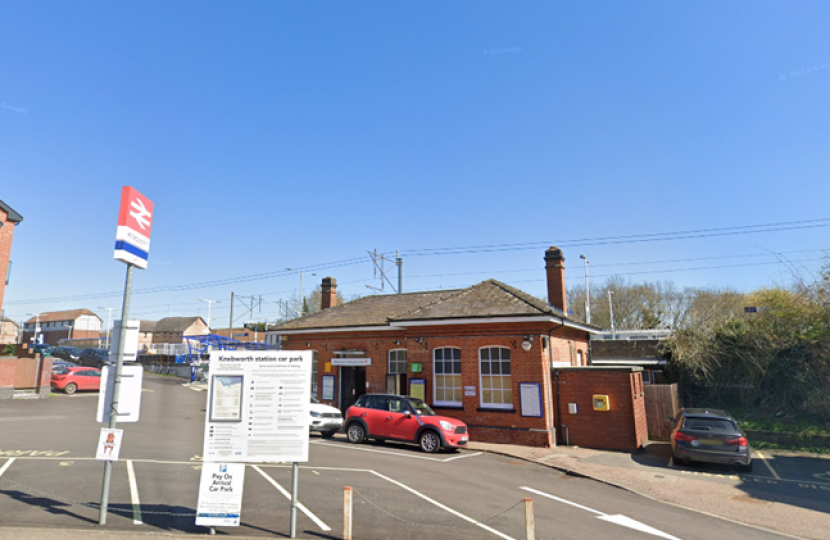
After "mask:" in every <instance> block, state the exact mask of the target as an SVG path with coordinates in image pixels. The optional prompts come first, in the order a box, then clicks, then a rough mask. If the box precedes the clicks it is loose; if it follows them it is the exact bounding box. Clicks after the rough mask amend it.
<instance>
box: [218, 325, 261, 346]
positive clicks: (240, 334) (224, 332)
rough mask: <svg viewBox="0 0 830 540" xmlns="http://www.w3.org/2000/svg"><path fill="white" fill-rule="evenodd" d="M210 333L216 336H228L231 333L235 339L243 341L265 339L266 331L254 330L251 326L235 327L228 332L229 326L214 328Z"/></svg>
mask: <svg viewBox="0 0 830 540" xmlns="http://www.w3.org/2000/svg"><path fill="white" fill-rule="evenodd" d="M210 333H211V334H213V335H214V336H222V337H228V334H229V333H230V334H232V335H231V337H232V338H233V339H235V340H236V341H241V342H243V343H249V342H264V341H265V332H258V331H257V330H252V329H250V328H234V329H233V332H228V329H227V328H214V329H212V330H211V331H210Z"/></svg>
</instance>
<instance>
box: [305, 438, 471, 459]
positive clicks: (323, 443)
mask: <svg viewBox="0 0 830 540" xmlns="http://www.w3.org/2000/svg"><path fill="white" fill-rule="evenodd" d="M311 444H316V445H317V446H332V447H334V448H342V449H344V450H359V451H361V452H374V453H375V454H389V455H390V456H398V457H403V458H409V459H425V460H427V461H437V462H438V463H446V462H448V461H453V460H456V459H464V458H468V457H475V456H480V455H481V454H482V452H476V453H474V454H464V455H462V456H455V457H451V458H444V459H441V458H434V457H427V456H415V455H410V454H403V453H401V452H390V451H388V450H376V449H374V448H366V447H362V446H346V445H345V444H332V443H326V442H314V443H311Z"/></svg>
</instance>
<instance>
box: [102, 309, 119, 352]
mask: <svg viewBox="0 0 830 540" xmlns="http://www.w3.org/2000/svg"><path fill="white" fill-rule="evenodd" d="M98 309H106V310H107V350H109V348H110V323H111V322H112V311H113V310H114V309H118V308H114V307H102V306H98ZM121 324H122V325H123V324H124V321H121ZM98 337H99V338H100V337H101V334H98Z"/></svg>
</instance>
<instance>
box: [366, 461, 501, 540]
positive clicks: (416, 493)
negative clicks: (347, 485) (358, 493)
mask: <svg viewBox="0 0 830 540" xmlns="http://www.w3.org/2000/svg"><path fill="white" fill-rule="evenodd" d="M369 472H370V473H372V474H374V475H375V476H377V477H378V478H383V479H384V480H386V481H387V482H391V483H393V484H395V485H396V486H400V487H402V488H404V489H405V490H407V491H408V492H410V493H412V494H413V495H417V496H418V497H420V498H422V499H423V500H425V501H427V502H428V503H430V504H434V505H435V506H437V507H438V508H440V509H442V510H446V511H447V512H449V513H450V514H452V515H454V516H457V517H460V518H461V519H463V520H464V521H468V522H470V523H472V524H473V525H475V526H477V527H481V528H482V529H484V530H485V531H487V532H491V533H493V534H495V535H496V536H498V537H499V538H504V540H516V539H515V538H513V537H512V536H507V535H506V534H504V533H502V532H499V531H497V530H496V529H494V528H492V527H489V526H487V525H485V524H484V523H481V522H480V521H476V520H474V519H473V518H471V517H468V516H465V515H464V514H462V513H461V512H459V511H457V510H453V509H452V508H450V507H449V506H446V505H443V504H441V503H439V502H438V501H436V500H435V499H431V498H429V497H427V496H426V495H424V494H423V493H421V492H419V491H415V490H414V489H412V488H411V487H409V486H407V485H405V484H402V483H400V482H398V481H397V480H392V479H391V478H389V477H388V476H385V475H382V474H380V473H379V472H376V471H369Z"/></svg>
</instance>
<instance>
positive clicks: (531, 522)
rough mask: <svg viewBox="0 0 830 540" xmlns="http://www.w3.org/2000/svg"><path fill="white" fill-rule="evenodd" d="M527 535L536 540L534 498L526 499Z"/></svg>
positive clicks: (529, 539) (531, 539)
mask: <svg viewBox="0 0 830 540" xmlns="http://www.w3.org/2000/svg"><path fill="white" fill-rule="evenodd" d="M525 536H526V538H527V540H536V520H535V519H534V517H533V499H525Z"/></svg>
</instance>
